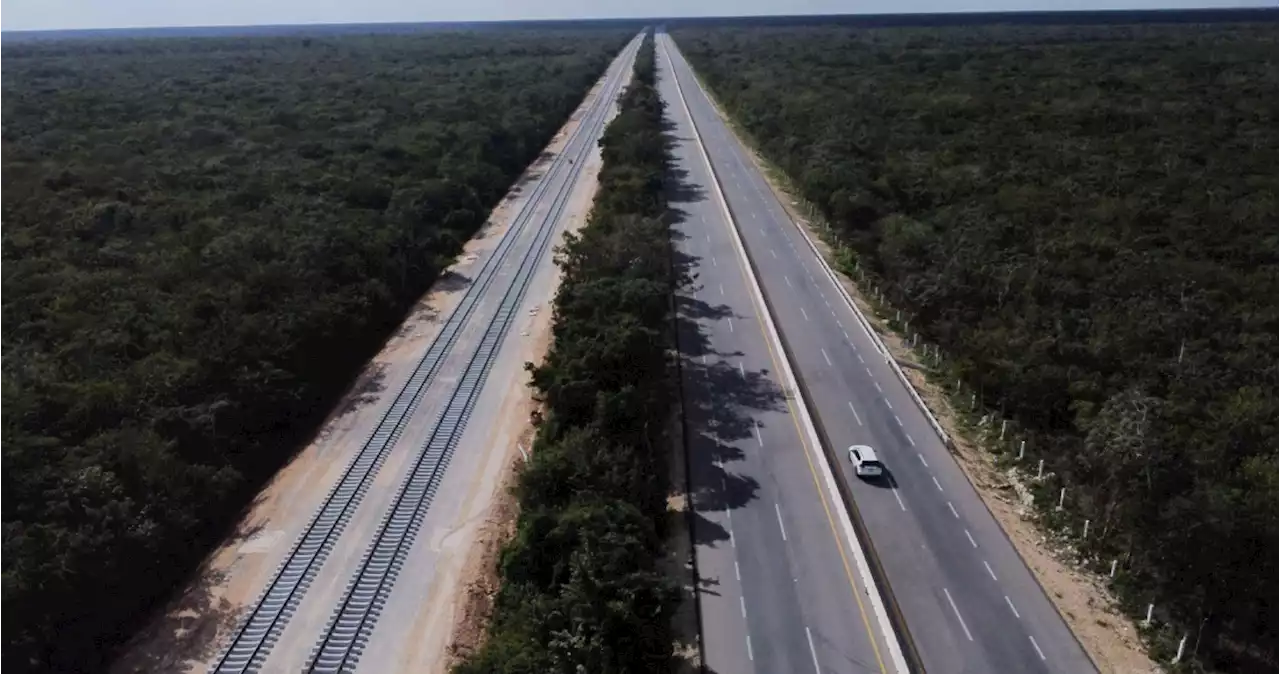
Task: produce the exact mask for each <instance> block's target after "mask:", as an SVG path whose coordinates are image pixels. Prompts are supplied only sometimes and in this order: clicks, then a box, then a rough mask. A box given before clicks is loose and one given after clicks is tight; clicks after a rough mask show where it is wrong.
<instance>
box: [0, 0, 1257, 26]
mask: <svg viewBox="0 0 1280 674" xmlns="http://www.w3.org/2000/svg"><path fill="white" fill-rule="evenodd" d="M1240 6H1271V7H1274V6H1275V3H1274V2H1268V1H1266V0H1058V1H1056V2H1055V1H1053V0H1048V1H1046V0H860V1H857V2H853V1H849V0H844V1H843V2H842V1H840V0H630V1H624V0H3V3H2V4H0V28H2V29H3V30H52V29H78V28H141V27H160V26H238V25H272V24H304V23H382V22H407V21H501V20H516V19H577V18H583V19H588V18H627V17H651V16H667V17H677V16H741V15H767V14H852V13H856V14H895V13H912V12H974V11H994V12H999V11H1015V10H1022V11H1026V10H1084V9H1174V8H1179V9H1180V8H1190V7H1240Z"/></svg>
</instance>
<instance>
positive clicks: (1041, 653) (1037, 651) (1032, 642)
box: [1027, 634, 1045, 660]
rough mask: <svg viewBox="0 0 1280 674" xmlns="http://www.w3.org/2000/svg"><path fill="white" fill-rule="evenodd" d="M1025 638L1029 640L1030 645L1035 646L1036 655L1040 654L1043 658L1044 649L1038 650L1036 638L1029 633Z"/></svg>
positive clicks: (1042, 658) (1038, 645)
mask: <svg viewBox="0 0 1280 674" xmlns="http://www.w3.org/2000/svg"><path fill="white" fill-rule="evenodd" d="M1027 638H1028V639H1030V640H1031V645H1032V646H1034V647H1035V649H1036V655H1038V656H1040V659H1041V660H1044V659H1045V657H1044V651H1042V650H1040V644H1038V643H1036V638H1035V637H1033V636H1031V635H1030V634H1028V635H1027Z"/></svg>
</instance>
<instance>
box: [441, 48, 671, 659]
mask: <svg viewBox="0 0 1280 674" xmlns="http://www.w3.org/2000/svg"><path fill="white" fill-rule="evenodd" d="M654 76H655V62H654V47H653V39H652V35H650V36H647V37H646V39H645V44H644V45H643V47H642V48H641V50H640V52H639V53H638V55H637V57H636V63H635V70H634V78H633V80H632V82H631V83H630V84H629V85H628V87H627V90H626V92H625V93H624V94H623V96H622V101H621V106H620V111H619V113H618V115H617V116H616V117H615V118H614V119H613V121H612V122H610V124H609V126H608V127H607V128H606V130H605V133H604V136H603V138H602V139H601V142H600V145H601V154H602V158H603V162H604V163H603V166H602V168H601V172H600V182H599V191H598V192H597V194H596V200H595V205H594V207H593V209H592V211H591V215H590V217H589V219H588V221H587V223H586V225H585V226H584V227H583V228H582V229H581V231H580V232H578V233H576V234H575V233H571V234H569V235H567V237H566V239H567V240H566V242H565V243H564V245H563V246H562V247H561V248H560V250H559V251H558V254H557V263H558V265H559V266H560V269H561V272H562V280H561V285H560V289H559V290H558V291H557V295H556V299H555V325H554V328H553V339H554V341H553V343H552V346H551V349H550V352H549V353H548V355H547V357H546V359H545V361H544V362H543V363H542V364H540V365H538V366H536V367H533V366H532V365H531V366H530V371H531V374H532V379H533V386H534V388H535V390H536V391H537V394H538V396H539V398H540V400H541V402H542V404H543V405H544V407H545V409H546V416H545V420H544V421H543V422H542V426H541V427H540V429H539V432H538V436H537V439H536V440H535V442H534V447H533V452H532V456H531V458H530V460H529V463H528V465H527V467H525V468H524V469H523V470H522V471H521V473H520V474H519V476H518V478H517V484H516V486H515V495H516V497H517V499H518V501H519V504H520V515H519V520H518V522H517V524H516V533H515V536H514V538H513V539H512V540H511V541H510V542H509V543H508V544H507V546H506V547H505V549H504V550H503V552H502V555H501V559H500V562H499V573H500V575H501V578H502V586H501V589H500V590H499V593H498V596H497V598H496V600H495V606H494V615H493V620H492V623H491V625H490V632H489V635H488V638H487V639H486V641H485V642H484V644H483V645H482V646H481V647H480V649H479V650H477V651H476V652H475V653H472V654H470V656H469V657H468V658H467V659H466V660H464V661H463V662H462V663H460V664H459V665H458V666H457V667H456V668H455V670H454V671H455V672H456V673H457V674H482V673H483V674H517V673H519V674H547V673H550V672H556V673H562V674H576V673H578V672H601V673H604V672H611V673H615V674H624V673H627V672H634V673H635V674H649V673H651V672H659V671H664V670H668V669H669V668H670V666H671V657H672V638H673V633H672V629H671V618H672V614H673V611H674V609H675V604H676V600H677V598H678V588H677V587H676V585H675V584H674V581H673V580H672V579H671V578H670V577H669V576H668V575H666V574H665V572H664V571H662V570H661V569H660V568H659V567H658V564H657V562H658V560H659V559H660V558H661V556H662V554H663V536H664V535H665V531H664V530H663V528H664V522H665V521H666V519H667V502H666V495H667V489H668V484H667V468H666V466H667V455H668V453H669V448H670V446H671V445H670V443H671V438H670V437H669V436H668V435H667V433H666V432H667V430H668V425H667V424H666V423H665V422H664V420H665V419H668V418H670V415H671V413H672V409H671V405H672V399H673V398H672V387H673V386H674V371H673V370H674V368H673V367H672V359H671V353H672V347H673V339H674V335H673V334H672V315H671V306H672V304H671V300H672V291H673V284H674V283H675V282H676V281H677V279H676V278H675V277H674V276H673V274H674V272H673V268H672V257H671V239H670V232H669V229H668V227H667V224H666V220H665V214H666V201H665V197H664V193H663V189H664V176H665V175H666V171H667V148H666V140H665V136H664V135H663V127H662V124H663V104H662V101H661V100H660V99H659V97H658V93H657V90H656V88H655V85H654Z"/></svg>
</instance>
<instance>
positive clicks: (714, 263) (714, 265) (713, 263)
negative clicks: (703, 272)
mask: <svg viewBox="0 0 1280 674" xmlns="http://www.w3.org/2000/svg"><path fill="white" fill-rule="evenodd" d="M711 266H712V267H719V266H720V265H718V264H716V256H714V255H712V256H711Z"/></svg>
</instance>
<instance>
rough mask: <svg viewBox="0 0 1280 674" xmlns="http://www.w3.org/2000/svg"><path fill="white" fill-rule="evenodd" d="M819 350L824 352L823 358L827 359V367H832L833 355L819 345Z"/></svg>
mask: <svg viewBox="0 0 1280 674" xmlns="http://www.w3.org/2000/svg"><path fill="white" fill-rule="evenodd" d="M818 350H819V351H821V352H822V359H823V360H825V361H827V367H831V356H828V355H827V350H826V349H824V348H822V347H818Z"/></svg>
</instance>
